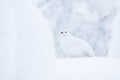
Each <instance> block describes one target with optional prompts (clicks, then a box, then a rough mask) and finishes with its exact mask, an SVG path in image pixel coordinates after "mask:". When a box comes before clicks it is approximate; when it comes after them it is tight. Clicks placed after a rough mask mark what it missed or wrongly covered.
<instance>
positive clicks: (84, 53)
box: [60, 31, 95, 57]
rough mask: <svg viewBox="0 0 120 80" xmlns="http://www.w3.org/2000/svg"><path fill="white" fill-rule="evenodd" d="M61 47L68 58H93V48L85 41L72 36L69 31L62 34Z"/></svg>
mask: <svg viewBox="0 0 120 80" xmlns="http://www.w3.org/2000/svg"><path fill="white" fill-rule="evenodd" d="M60 47H61V49H62V50H63V51H64V53H65V54H66V56H67V57H93V56H95V55H94V52H93V50H92V48H91V46H90V45H89V44H88V43H87V42H86V41H84V40H82V39H80V38H77V37H75V36H72V35H71V34H70V33H69V32H68V31H63V32H61V36H60Z"/></svg>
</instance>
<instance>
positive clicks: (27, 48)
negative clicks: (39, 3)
mask: <svg viewBox="0 0 120 80" xmlns="http://www.w3.org/2000/svg"><path fill="white" fill-rule="evenodd" d="M54 61H55V50H54V40H53V35H52V32H51V30H50V28H49V25H48V22H47V20H46V19H45V18H44V17H43V14H42V13H41V12H40V11H39V10H38V8H37V7H36V6H35V5H34V4H33V3H32V1H31V0H10V1H9V0H0V80H48V79H49V80H50V79H51V80H54V79H52V73H51V72H53V70H52V68H53V67H54V66H53V65H52V64H54ZM46 76H47V77H46Z"/></svg>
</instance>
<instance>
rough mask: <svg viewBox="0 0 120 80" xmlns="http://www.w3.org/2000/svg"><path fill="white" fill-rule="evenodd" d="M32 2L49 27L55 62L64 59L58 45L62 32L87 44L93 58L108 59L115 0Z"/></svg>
mask: <svg viewBox="0 0 120 80" xmlns="http://www.w3.org/2000/svg"><path fill="white" fill-rule="evenodd" d="M34 1H36V4H37V5H38V7H39V8H40V10H41V11H43V13H44V15H45V17H46V18H47V19H48V21H49V25H51V29H52V30H53V34H54V39H55V46H56V52H57V56H58V57H59V58H60V57H62V58H63V57H66V56H65V53H64V51H62V50H61V48H60V41H59V37H60V36H59V32H60V31H61V30H64V29H65V28H67V29H69V30H70V33H72V34H73V35H74V36H77V37H79V38H81V39H83V40H85V41H87V42H88V43H89V44H90V45H91V47H92V49H93V51H94V52H95V55H96V56H104V57H105V56H108V52H109V47H108V46H109V42H110V39H111V37H112V36H111V32H112V27H113V26H112V27H111V26H110V24H111V22H112V21H113V19H114V17H115V16H116V13H117V10H118V7H117V6H116V0H97V1H96V0H40V1H39V0H34ZM42 3H44V4H42Z"/></svg>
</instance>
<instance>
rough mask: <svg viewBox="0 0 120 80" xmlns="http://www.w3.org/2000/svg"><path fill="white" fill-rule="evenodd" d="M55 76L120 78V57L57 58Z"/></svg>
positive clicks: (59, 79) (65, 78)
mask: <svg viewBox="0 0 120 80" xmlns="http://www.w3.org/2000/svg"><path fill="white" fill-rule="evenodd" d="M55 77H56V80H120V59H113V58H102V57H99V58H72V59H71V58H64V59H57V60H56V75H55Z"/></svg>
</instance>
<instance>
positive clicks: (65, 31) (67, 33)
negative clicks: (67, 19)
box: [60, 30, 70, 36]
mask: <svg viewBox="0 0 120 80" xmlns="http://www.w3.org/2000/svg"><path fill="white" fill-rule="evenodd" d="M60 35H61V36H68V35H70V32H69V31H68V30H63V31H61V32H60Z"/></svg>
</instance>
